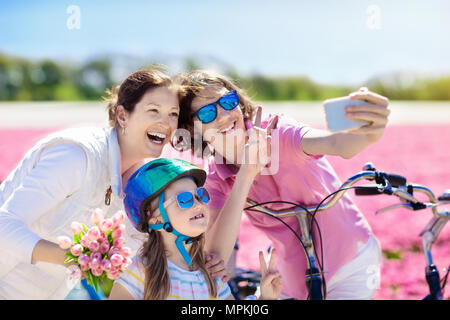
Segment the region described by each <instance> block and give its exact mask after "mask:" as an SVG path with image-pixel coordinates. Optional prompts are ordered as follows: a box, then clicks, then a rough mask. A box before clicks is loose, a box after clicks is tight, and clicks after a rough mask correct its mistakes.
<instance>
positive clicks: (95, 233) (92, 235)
mask: <svg viewBox="0 0 450 320" xmlns="http://www.w3.org/2000/svg"><path fill="white" fill-rule="evenodd" d="M87 236H88V238H89V240H91V241H95V240H97V239H98V237H100V229H99V228H98V227H97V226H95V227H92V228H91V229H89V231H88V233H87Z"/></svg>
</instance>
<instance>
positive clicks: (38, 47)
mask: <svg viewBox="0 0 450 320" xmlns="http://www.w3.org/2000/svg"><path fill="white" fill-rule="evenodd" d="M70 5H77V6H78V7H79V8H80V13H81V15H80V29H73V30H69V29H68V28H67V25H66V22H67V19H68V18H69V16H70V14H68V13H67V12H66V10H67V8H68V7H69V6H70ZM449 35H450V1H446V0H428V1H422V0H409V1H407V0H397V1H387V0H383V1H381V0H380V1H375V0H374V1H365V0H359V1H356V0H354V1H349V0H340V1H332V0H322V1H300V0H292V1H288V0H278V1H265V0H259V1H256V0H247V1H245V0H241V1H237V0H227V1H215V0H211V1H206V0H193V1H187V0H185V1H179V0H172V1H171V0H167V1H151V0H150V1H138V0H134V1H104V0H101V1H94V0H91V1H84V0H83V1H81V0H70V1H62V0H58V1H45V0H44V1H31V0H29V1H27V0H18V1H2V2H1V4H0V52H4V53H8V54H14V55H19V56H25V57H30V58H33V59H40V58H44V57H45V58H56V59H69V60H75V61H82V60H84V59H87V58H89V57H93V56H96V55H101V54H107V53H113V54H127V55H131V56H133V55H135V56H139V57H143V58H145V59H147V58H148V59H149V60H152V62H155V61H153V59H158V57H163V56H170V57H179V58H182V57H185V56H190V57H194V58H195V57H205V56H207V57H214V58H216V59H219V60H221V61H224V62H226V63H228V64H230V65H232V66H234V67H235V69H236V70H237V71H238V72H240V73H242V74H251V73H260V74H265V75H296V76H297V75H306V76H308V77H310V78H312V79H313V80H315V81H318V82H322V83H334V84H355V85H357V84H358V83H361V82H362V81H365V80H367V79H369V78H371V77H373V76H378V75H383V74H387V73H390V72H399V71H400V72H415V73H422V74H427V75H428V74H429V75H435V74H445V73H447V74H448V73H450V41H449V38H450V36H449Z"/></svg>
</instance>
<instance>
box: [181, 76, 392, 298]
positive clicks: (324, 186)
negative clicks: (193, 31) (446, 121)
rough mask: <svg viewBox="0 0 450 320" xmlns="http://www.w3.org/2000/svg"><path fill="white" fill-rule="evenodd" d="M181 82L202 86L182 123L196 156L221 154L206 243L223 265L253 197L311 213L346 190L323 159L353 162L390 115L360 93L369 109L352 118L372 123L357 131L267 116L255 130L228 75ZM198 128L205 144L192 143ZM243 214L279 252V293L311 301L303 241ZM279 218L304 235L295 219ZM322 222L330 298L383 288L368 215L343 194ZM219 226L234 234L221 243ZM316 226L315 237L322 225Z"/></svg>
mask: <svg viewBox="0 0 450 320" xmlns="http://www.w3.org/2000/svg"><path fill="white" fill-rule="evenodd" d="M181 83H182V84H184V85H190V86H196V89H191V90H190V91H188V94H187V95H186V96H185V98H184V99H182V102H181V110H180V111H181V112H180V122H179V127H181V128H184V129H187V130H189V131H190V132H191V133H192V135H191V136H192V140H191V146H192V150H193V152H194V153H197V155H199V154H200V152H201V155H202V156H203V155H204V152H205V151H204V150H205V147H207V146H209V147H210V149H212V148H213V150H214V151H213V152H214V154H215V155H214V156H212V155H211V156H210V157H209V159H208V160H209V175H208V179H207V182H206V185H207V188H208V189H209V191H210V194H211V202H210V206H209V207H210V209H211V220H212V222H211V224H210V229H209V232H208V233H207V243H208V246H209V247H210V251H211V252H215V253H217V254H218V255H219V256H221V257H222V259H224V260H225V261H227V260H228V258H229V257H230V255H231V252H232V248H233V244H234V242H235V240H236V238H237V234H238V231H239V223H240V218H241V213H242V211H243V209H244V208H245V207H246V199H247V197H248V198H250V199H252V200H253V201H255V202H257V203H260V202H267V201H289V202H294V203H297V204H301V205H302V206H309V207H310V206H313V205H316V204H318V203H319V202H320V201H321V200H322V199H323V198H324V197H325V196H327V195H328V194H330V193H331V192H333V191H336V190H337V189H338V188H339V187H340V186H341V182H340V181H339V179H338V178H337V175H336V173H335V172H334V170H333V168H332V167H331V166H330V164H329V163H328V161H327V160H326V159H325V158H324V157H323V155H339V156H342V157H344V158H350V157H352V156H353V155H355V154H357V153H358V152H360V151H361V150H362V149H363V148H364V147H366V146H367V145H369V144H371V143H373V142H375V141H377V140H378V139H379V138H381V135H382V133H383V131H384V127H385V125H386V123H387V117H388V115H389V110H388V109H387V105H388V100H387V99H386V98H384V97H382V96H379V95H377V94H374V93H372V92H368V91H366V90H364V91H361V92H358V93H355V94H353V95H351V97H352V98H353V99H364V100H366V101H368V102H369V103H372V104H371V105H369V106H354V107H352V108H353V111H352V112H351V113H349V118H350V117H351V116H352V115H353V119H358V120H363V121H366V122H368V123H369V124H368V125H366V126H364V127H362V128H360V129H357V130H354V131H353V132H349V133H338V134H336V133H334V134H333V133H329V132H326V131H321V130H316V129H312V128H310V127H308V126H306V125H304V124H300V123H296V122H295V121H292V120H290V119H288V118H287V117H285V116H281V115H274V116H269V117H268V118H267V119H265V120H264V121H263V122H262V123H261V110H258V112H257V115H256V120H255V122H254V125H252V124H251V123H249V122H248V120H250V119H252V118H253V116H254V113H255V112H254V111H255V109H256V108H255V106H254V104H253V103H252V102H251V100H250V99H249V98H248V97H247V96H246V94H245V93H244V92H243V91H242V90H241V89H239V88H238V87H236V86H235V85H234V84H232V83H231V81H229V80H228V79H226V78H225V77H223V76H220V75H216V74H213V73H211V72H205V71H194V72H191V73H190V74H187V75H185V76H184V77H182V81H181ZM192 88H195V87H192ZM238 105H239V108H237V106H238ZM183 114H184V115H183ZM198 120H200V121H198ZM239 130H241V132H242V133H248V136H247V135H245V134H235V137H234V139H233V140H230V139H227V135H228V137H229V136H230V134H232V133H233V132H235V133H236V132H238V131H239ZM198 132H201V138H202V139H203V141H204V142H205V143H202V144H199V143H198V141H195V139H198V138H199V137H198ZM196 133H197V134H196ZM230 141H232V143H230ZM199 146H201V148H199ZM211 147H212V148H211ZM255 154H256V155H257V156H256V157H255V156H254V155H255ZM264 155H272V157H270V156H264ZM274 155H276V156H275V157H274ZM243 159H246V160H247V161H243ZM248 160H250V161H248ZM251 160H255V161H251ZM266 207H268V208H270V209H272V210H279V209H283V208H287V207H292V205H285V204H279V203H274V204H268V205H266ZM246 214H247V216H248V218H249V220H250V221H251V222H252V224H254V225H255V226H256V227H257V228H258V229H260V230H261V231H263V232H264V233H265V234H266V235H267V236H268V237H269V238H270V239H271V241H272V243H273V246H274V247H275V248H276V249H277V252H278V257H279V259H278V261H279V263H278V268H279V271H280V273H281V275H282V276H283V279H284V281H283V292H284V293H285V294H286V295H287V296H290V297H294V298H297V299H305V298H307V296H308V290H307V288H306V284H305V272H306V268H307V261H306V256H305V253H304V251H303V249H302V247H301V245H300V243H299V241H298V239H297V238H296V237H295V236H294V235H293V233H292V232H291V231H290V230H289V229H288V228H287V227H286V226H284V225H283V224H282V223H281V222H279V221H277V220H276V219H274V218H273V217H270V216H267V215H264V214H262V213H259V212H251V211H246ZM282 219H283V221H284V222H285V223H287V224H288V225H289V226H290V227H291V228H293V230H294V231H296V233H297V234H300V228H299V224H298V220H297V218H296V217H284V218H282ZM316 220H317V222H318V225H319V228H320V232H321V236H322V248H323V261H322V262H323V269H324V276H325V280H326V284H327V286H326V287H327V292H326V297H327V298H328V299H370V298H371V297H372V296H373V294H374V292H375V289H376V287H377V282H378V277H379V266H380V262H381V254H380V251H381V250H380V247H379V243H378V241H377V240H376V239H375V237H374V236H373V234H372V231H371V229H370V226H369V225H368V223H367V221H366V220H365V219H364V217H363V215H362V214H361V213H360V212H359V211H358V209H357V207H356V206H355V205H354V203H353V202H352V200H351V199H350V198H349V196H348V195H347V196H344V197H343V198H342V199H341V200H339V201H338V202H337V203H336V205H335V206H334V207H332V208H330V209H328V210H326V211H323V212H319V213H317V214H316ZM217 228H221V229H222V228H227V229H228V230H229V232H228V233H227V234H228V236H227V237H218V236H217V234H219V233H217V232H215V230H217ZM313 230H314V231H313V236H314V238H315V239H316V240H317V239H318V234H317V228H313ZM221 234H223V232H222V233H221ZM316 250H317V251H318V252H317V256H316V259H317V258H318V257H319V258H320V257H321V256H322V253H321V252H320V246H319V247H316Z"/></svg>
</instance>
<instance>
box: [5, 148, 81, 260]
mask: <svg viewBox="0 0 450 320" xmlns="http://www.w3.org/2000/svg"><path fill="white" fill-rule="evenodd" d="M86 164H87V160H86V155H85V153H84V151H83V150H82V149H81V148H80V147H79V146H76V145H74V144H70V143H64V144H62V143H61V144H57V145H54V146H51V147H48V148H46V149H44V150H43V152H42V154H41V157H40V159H39V160H38V162H37V163H36V165H35V166H34V168H33V169H32V170H31V171H30V172H29V173H28V174H27V175H26V176H25V177H24V178H23V179H22V181H21V183H20V185H19V186H18V187H16V188H15V190H14V192H13V193H12V194H11V196H10V197H9V198H8V199H6V201H5V202H4V203H3V204H2V205H1V207H0V248H1V249H2V250H4V251H6V252H8V253H10V254H11V255H12V256H15V257H17V258H18V259H20V260H21V261H23V262H25V263H35V262H37V261H45V262H52V263H57V264H61V265H63V264H64V260H65V257H64V256H63V254H64V250H62V249H60V248H59V247H58V245H56V244H55V243H52V242H49V241H46V240H43V239H42V238H41V237H40V236H39V235H37V234H35V233H34V232H32V231H31V230H30V229H29V226H30V225H31V224H32V223H33V222H34V221H36V220H37V219H39V218H40V217H41V216H42V215H43V214H45V213H47V212H49V211H50V210H52V209H53V208H55V207H56V206H57V205H58V204H59V203H61V202H63V201H64V200H65V199H66V198H67V197H68V196H70V195H71V194H72V193H73V192H76V191H77V190H78V189H79V188H80V187H81V185H82V183H83V180H84V177H85V175H86ZM61 223H63V222H61Z"/></svg>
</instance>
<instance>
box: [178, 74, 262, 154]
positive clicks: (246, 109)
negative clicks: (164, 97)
mask: <svg viewBox="0 0 450 320" xmlns="http://www.w3.org/2000/svg"><path fill="white" fill-rule="evenodd" d="M175 82H176V83H178V84H180V85H181V86H182V87H183V92H182V94H181V100H180V116H179V118H178V128H179V129H186V130H188V131H189V132H190V137H191V141H190V143H189V142H184V141H182V139H183V137H180V139H179V140H178V141H177V142H176V143H175V144H174V143H173V141H172V146H173V147H174V148H176V149H180V146H182V145H186V144H187V145H190V147H191V151H192V153H193V154H194V155H196V156H197V157H200V158H203V155H204V154H206V153H205V150H208V144H207V143H206V142H205V141H203V138H202V137H201V136H194V132H193V128H194V120H193V118H192V117H191V114H192V111H191V107H192V101H193V100H194V98H195V97H201V91H202V89H204V88H206V87H210V86H216V87H219V88H220V87H223V88H225V89H227V90H229V91H232V90H236V92H237V94H238V96H239V101H240V104H239V107H240V108H241V111H242V114H243V116H244V121H245V120H247V119H252V118H253V116H254V113H255V112H256V108H257V105H256V104H255V103H254V102H252V101H251V99H250V98H249V96H248V94H247V93H246V92H245V90H243V89H241V88H239V87H238V86H236V85H235V84H234V83H233V81H232V80H231V79H229V78H228V77H226V76H224V75H220V74H218V73H215V72H214V71H209V70H193V71H191V72H188V73H184V74H178V75H176V76H175ZM196 139H201V141H202V144H201V149H200V148H199V147H200V144H198V143H194V141H195V140H196ZM197 145H198V146H197Z"/></svg>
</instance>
